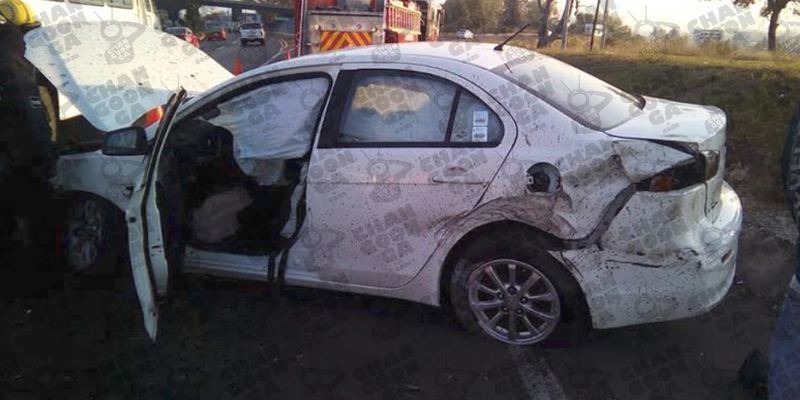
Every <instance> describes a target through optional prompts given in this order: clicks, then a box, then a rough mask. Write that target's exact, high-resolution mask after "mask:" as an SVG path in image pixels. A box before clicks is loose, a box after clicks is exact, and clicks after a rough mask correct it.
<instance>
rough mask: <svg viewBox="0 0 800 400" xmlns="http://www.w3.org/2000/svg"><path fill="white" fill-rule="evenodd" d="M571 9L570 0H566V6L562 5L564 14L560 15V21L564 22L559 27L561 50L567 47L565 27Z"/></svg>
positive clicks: (567, 23)
mask: <svg viewBox="0 0 800 400" xmlns="http://www.w3.org/2000/svg"><path fill="white" fill-rule="evenodd" d="M571 11H572V0H567V6H566V7H564V16H563V17H561V21H563V22H564V26H563V27H561V50H566V49H567V27H568V26H569V14H570V12H571Z"/></svg>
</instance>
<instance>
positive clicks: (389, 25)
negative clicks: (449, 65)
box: [294, 0, 444, 55]
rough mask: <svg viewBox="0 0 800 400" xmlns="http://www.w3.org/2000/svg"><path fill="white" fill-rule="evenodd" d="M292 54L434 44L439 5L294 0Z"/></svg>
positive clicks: (419, 0)
mask: <svg viewBox="0 0 800 400" xmlns="http://www.w3.org/2000/svg"><path fill="white" fill-rule="evenodd" d="M294 10H295V16H294V17H295V20H294V22H295V23H294V26H295V32H294V33H295V46H296V47H295V54H297V55H305V54H313V53H320V52H324V51H330V50H337V49H344V48H347V47H356V46H367V45H371V44H381V43H403V42H421V41H436V40H438V39H439V31H440V28H441V26H442V20H443V18H444V10H443V9H442V3H440V2H438V1H425V0H294Z"/></svg>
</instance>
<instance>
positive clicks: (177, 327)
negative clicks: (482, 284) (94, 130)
mask: <svg viewBox="0 0 800 400" xmlns="http://www.w3.org/2000/svg"><path fill="white" fill-rule="evenodd" d="M284 43H285V42H281V40H280V39H277V38H271V39H270V40H269V42H268V43H267V44H266V46H263V47H256V46H253V47H248V48H245V49H242V48H241V47H240V46H239V45H238V43H237V42H235V41H233V40H229V41H227V42H213V43H204V44H203V46H202V48H203V49H204V50H206V51H207V52H209V54H211V55H212V57H214V58H215V59H217V60H218V61H219V62H221V63H222V64H223V65H224V66H225V67H226V68H229V69H232V68H233V62H234V59H235V58H236V57H237V56H238V57H241V59H242V62H243V66H244V69H245V70H247V69H251V68H254V67H255V66H257V65H260V64H263V63H264V62H267V61H269V60H271V59H272V58H273V57H275V58H276V59H277V58H279V56H280V52H281V48H282V47H285V44H284ZM276 54H277V55H278V56H276ZM740 243H741V245H740V253H739V256H738V263H739V266H738V273H737V278H736V281H735V282H736V283H735V285H734V287H733V288H732V289H731V292H730V293H729V294H728V296H727V298H726V300H725V302H724V303H723V304H722V305H720V306H719V307H718V308H716V309H715V310H714V311H713V312H711V313H710V314H707V315H704V316H700V317H696V318H691V319H685V320H680V321H673V322H666V323H658V324H651V325H645V326H638V327H631V328H620V329H612V330H605V331H594V332H589V333H586V334H584V335H582V337H581V338H580V340H571V342H570V344H569V346H566V347H562V348H514V347H507V346H504V345H501V344H499V343H496V342H494V341H492V340H489V339H485V338H483V337H482V336H480V335H476V334H473V333H470V332H467V331H465V330H464V329H462V328H461V327H460V326H459V325H458V324H457V323H456V322H455V320H454V318H453V315H452V313H450V312H449V311H447V310H446V309H445V310H442V309H437V308H433V307H427V306H421V305H417V304H412V303H408V302H404V301H397V300H386V299H380V298H374V297H365V296H353V295H346V294H339V293H335V292H330V291H325V290H307V289H296V288H283V289H278V288H274V287H271V286H270V285H265V284H259V283H247V282H234V281H228V280H220V279H215V278H204V277H197V276H194V277H190V278H186V277H179V278H178V279H176V280H175V281H176V287H175V288H174V289H173V290H172V292H171V298H170V301H169V302H168V303H165V304H163V305H162V307H161V313H162V318H161V322H160V323H161V337H160V338H159V340H158V342H157V344H155V345H153V344H152V343H151V342H150V341H149V339H148V338H147V336H146V335H145V333H144V329H143V326H142V323H141V314H140V311H139V307H138V302H137V300H136V297H135V291H134V289H133V285H132V280H131V277H130V274H129V272H128V266H127V265H124V264H120V265H118V266H117V271H116V272H115V273H114V274H97V275H86V276H83V277H80V278H75V277H69V278H67V279H66V281H65V283H64V288H60V289H58V290H51V291H49V292H48V293H47V295H46V296H44V297H39V298H33V299H11V300H9V301H7V302H0V399H49V398H53V399H98V400H99V399H128V398H129V399H184V400H189V399H215V400H218V399H307V400H323V399H354V398H366V399H405V398H409V399H537V400H538V399H570V400H588V399H598V400H599V399H653V400H656V399H687V400H698V399H701V400H702V399H752V398H754V397H752V396H750V395H749V394H748V393H747V392H746V391H744V390H743V389H741V387H740V385H739V383H737V382H736V371H737V370H738V368H739V366H740V365H741V363H742V361H743V360H744V358H745V356H746V355H747V353H748V352H749V351H750V350H751V349H760V350H761V351H764V352H766V351H767V350H768V348H769V340H770V337H771V334H772V324H773V323H774V320H775V316H776V314H777V307H778V305H779V304H780V302H781V300H782V296H783V293H784V291H785V289H786V285H787V282H788V277H789V276H790V275H791V271H792V265H791V262H792V251H791V244H790V243H789V242H788V241H787V240H786V239H785V238H781V237H778V236H776V235H775V234H773V233H771V232H770V231H765V230H764V229H763V228H761V227H757V226H754V225H752V224H749V223H747V221H746V223H745V228H744V232H743V235H742V238H741V242H740ZM19 265H20V268H25V267H26V264H25V262H24V260H22V261H20V263H19ZM6 279H10V278H9V277H6Z"/></svg>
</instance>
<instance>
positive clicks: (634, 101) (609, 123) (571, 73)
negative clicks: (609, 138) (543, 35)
mask: <svg viewBox="0 0 800 400" xmlns="http://www.w3.org/2000/svg"><path fill="white" fill-rule="evenodd" d="M504 56H506V57H505V58H506V63H505V64H501V65H500V66H498V67H497V68H494V72H495V73H497V74H499V75H502V76H504V77H506V78H507V79H509V80H511V81H514V82H516V83H517V84H518V85H520V86H522V87H523V88H525V89H527V90H528V91H530V92H531V93H533V94H534V95H536V96H537V97H539V98H541V99H542V100H544V101H546V102H547V103H549V104H550V105H552V106H554V107H556V108H557V109H559V110H560V111H561V112H563V113H565V114H567V115H568V116H570V117H572V118H573V119H575V120H576V121H578V122H579V123H581V124H582V125H585V126H587V127H589V128H592V129H595V130H608V129H611V128H614V127H616V126H618V125H620V124H622V123H624V122H625V121H627V120H629V119H631V117H632V116H633V115H637V114H636V113H633V112H632V110H631V108H632V107H635V108H639V109H641V108H642V107H644V98H642V97H641V96H637V95H633V94H630V93H627V92H625V91H623V90H621V89H619V88H616V87H614V86H613V85H611V84H609V83H606V82H604V81H602V80H600V79H598V78H595V77H594V76H592V75H590V74H589V73H587V72H584V71H581V70H579V69H577V68H575V67H573V66H571V65H568V64H565V63H563V62H561V61H558V60H556V59H553V58H550V57H548V56H545V55H542V54H538V53H534V52H532V51H529V50H526V49H521V48H518V47H509V48H507V50H506V51H505V52H504ZM501 92H502V90H501ZM501 94H502V93H501Z"/></svg>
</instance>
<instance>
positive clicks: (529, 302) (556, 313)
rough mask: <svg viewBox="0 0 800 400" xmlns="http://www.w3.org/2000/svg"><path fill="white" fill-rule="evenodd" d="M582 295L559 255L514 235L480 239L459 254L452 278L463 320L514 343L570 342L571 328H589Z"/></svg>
mask: <svg viewBox="0 0 800 400" xmlns="http://www.w3.org/2000/svg"><path fill="white" fill-rule="evenodd" d="M520 243H523V245H522V246H520ZM499 249H502V251H498V250H499ZM582 296H583V295H582V292H581V290H580V289H579V288H578V286H577V284H576V283H575V281H574V279H573V278H572V276H571V275H570V274H569V273H568V272H567V271H566V269H565V268H564V267H563V266H562V265H561V264H560V263H559V262H558V261H556V260H555V259H554V258H552V257H551V256H549V255H548V254H546V253H545V252H540V251H537V250H532V246H531V243H530V242H524V241H520V238H516V237H515V238H513V240H512V239H511V238H509V239H508V240H506V241H501V242H495V243H488V241H486V240H484V241H483V245H480V244H478V243H476V245H475V246H473V247H471V248H470V249H468V251H467V252H466V254H464V255H462V256H461V257H459V258H458V259H457V261H456V263H455V265H454V271H453V275H452V279H451V282H450V301H451V304H452V305H453V308H454V310H455V313H456V315H457V316H458V318H459V320H460V321H461V323H462V324H463V325H464V326H465V327H466V328H467V329H469V330H473V329H480V330H481V331H482V332H483V333H484V334H485V335H486V336H489V337H491V338H493V339H496V340H499V341H501V342H504V343H507V344H512V345H523V346H524V345H535V344H540V343H543V342H546V343H548V344H563V345H569V344H570V341H571V339H574V338H572V337H570V336H571V335H570V333H569V330H570V329H571V328H578V329H579V331H583V330H584V329H585V326H584V325H583V321H581V318H580V317H582V316H583V315H585V314H584V311H583V310H584V306H583V305H584V304H585V300H584V298H583V297H582ZM582 314H583V315H582Z"/></svg>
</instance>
